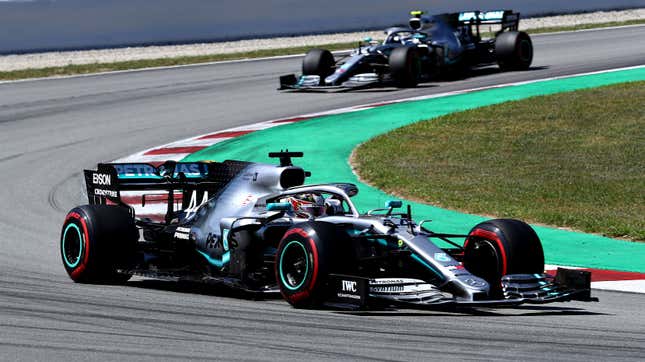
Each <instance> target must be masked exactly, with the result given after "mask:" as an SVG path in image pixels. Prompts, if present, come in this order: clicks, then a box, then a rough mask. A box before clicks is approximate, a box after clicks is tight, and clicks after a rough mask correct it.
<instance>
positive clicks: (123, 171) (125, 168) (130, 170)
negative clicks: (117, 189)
mask: <svg viewBox="0 0 645 362" xmlns="http://www.w3.org/2000/svg"><path fill="white" fill-rule="evenodd" d="M114 168H115V169H116V172H117V173H118V174H119V177H121V178H129V177H159V175H157V174H156V169H155V168H154V167H152V166H151V165H146V164H141V163H139V164H136V163H135V164H127V165H114Z"/></svg>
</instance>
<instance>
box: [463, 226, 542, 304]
mask: <svg viewBox="0 0 645 362" xmlns="http://www.w3.org/2000/svg"><path fill="white" fill-rule="evenodd" d="M468 235H469V236H468V238H467V239H466V242H465V243H464V261H463V264H464V267H465V268H466V269H467V270H468V271H469V272H471V273H473V274H474V275H477V276H479V277H481V278H483V279H484V280H486V281H487V282H488V283H489V284H490V286H491V292H492V293H493V294H499V293H501V278H502V276H504V275H506V274H540V273H543V272H544V252H543V250H542V243H541V242H540V239H539V238H538V236H537V234H536V233H535V231H534V230H533V228H532V227H531V226H529V225H528V224H526V223H524V222H523V221H520V220H513V219H496V220H489V221H485V222H483V223H480V224H478V225H476V226H475V227H474V228H473V229H472V230H471V231H470V233H469V234H468Z"/></svg>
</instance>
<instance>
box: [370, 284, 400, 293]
mask: <svg viewBox="0 0 645 362" xmlns="http://www.w3.org/2000/svg"><path fill="white" fill-rule="evenodd" d="M404 290H405V287H404V286H403V285H380V286H375V287H373V286H370V292H372V293H401V292H403V291H404Z"/></svg>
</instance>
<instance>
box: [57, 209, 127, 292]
mask: <svg viewBox="0 0 645 362" xmlns="http://www.w3.org/2000/svg"><path fill="white" fill-rule="evenodd" d="M138 239H139V231H138V230H137V227H136V225H135V223H134V218H133V217H132V216H131V215H130V213H129V212H128V210H127V209H125V208H123V207H120V206H114V205H83V206H79V207H75V208H74V209H72V210H71V211H70V212H69V213H68V214H67V217H66V218H65V222H64V223H63V228H62V230H61V237H60V251H61V258H62V261H63V266H64V267H65V270H66V271H67V273H68V274H69V277H70V278H71V279H72V280H73V281H75V282H78V283H124V282H126V281H127V280H128V279H130V275H128V274H123V273H117V271H116V269H117V268H124V267H127V266H128V265H129V264H130V263H131V262H132V261H133V258H134V257H135V255H136V245H137V241H138Z"/></svg>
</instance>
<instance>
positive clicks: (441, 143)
mask: <svg viewBox="0 0 645 362" xmlns="http://www.w3.org/2000/svg"><path fill="white" fill-rule="evenodd" d="M643 105H645V82H642V81H641V82H633V83H624V84H620V85H614V86H608V87H601V88H595V89H591V90H582V91H576V92H570V93H562V94H557V95H550V96H540V97H534V98H529V99H526V100H522V101H514V102H507V103H503V104H500V105H495V106H488V107H483V108H479V109H474V110H470V111H465V112H460V113H455V114H451V115H447V116H444V117H440V118H438V119H434V120H431V121H424V122H419V123H416V124H413V125H411V126H407V127H403V128H400V129H397V130H395V131H393V132H391V133H388V134H386V135H382V136H379V137H376V138H374V139H372V140H370V141H368V142H367V143H365V144H363V145H361V146H360V147H359V148H358V149H357V150H356V152H355V155H354V161H353V162H354V166H355V167H356V170H357V172H358V174H359V175H360V176H361V178H363V179H364V180H365V181H367V182H368V183H370V184H372V185H374V186H376V187H378V188H380V189H383V190H385V191H387V192H390V193H393V194H396V195H399V196H401V197H404V198H407V199H411V200H415V201H421V202H425V203H429V204H433V205H437V206H440V207H444V208H450V209H455V210H459V211H463V212H467V213H473V214H481V215H490V216H497V217H513V218H520V219H525V220H528V221H530V222H533V223H542V224H547V225H553V226H560V227H570V228H573V229H577V230H581V231H585V232H592V233H600V234H604V235H607V236H611V237H621V238H628V239H633V240H638V241H645V109H644V108H643Z"/></svg>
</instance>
